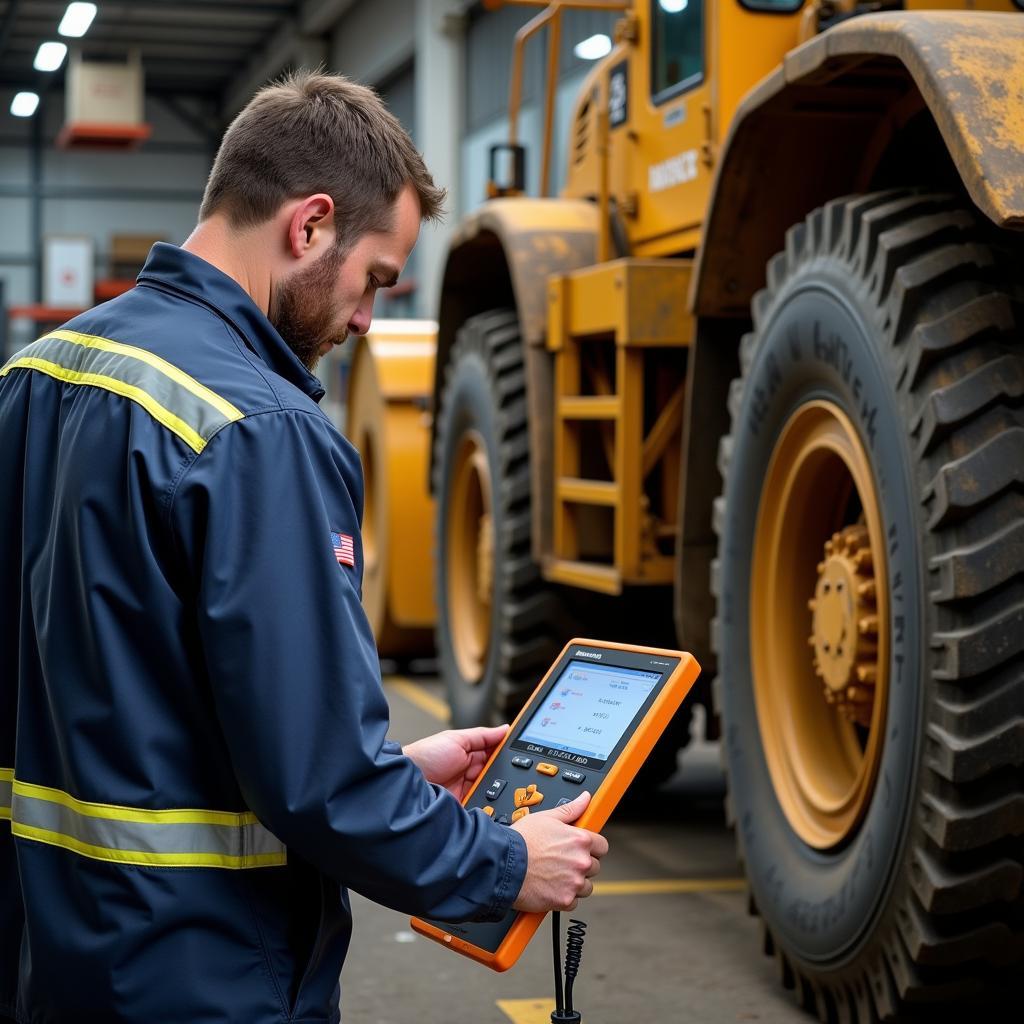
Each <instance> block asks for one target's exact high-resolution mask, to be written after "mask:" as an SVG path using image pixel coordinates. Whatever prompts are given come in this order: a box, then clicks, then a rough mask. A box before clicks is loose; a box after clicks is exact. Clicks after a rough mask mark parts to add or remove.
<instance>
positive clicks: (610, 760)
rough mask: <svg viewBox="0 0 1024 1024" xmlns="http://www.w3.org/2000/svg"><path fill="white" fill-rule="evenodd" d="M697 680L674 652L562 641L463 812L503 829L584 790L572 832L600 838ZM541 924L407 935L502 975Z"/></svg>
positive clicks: (510, 922) (425, 929) (439, 927)
mask: <svg viewBox="0 0 1024 1024" xmlns="http://www.w3.org/2000/svg"><path fill="white" fill-rule="evenodd" d="M699 672H700V666H699V665H698V664H697V662H696V660H695V659H694V658H693V656H692V655H690V654H686V653H684V652H683V651H662V650H658V649H656V648H649V647H633V646H628V645H626V644H613V643H605V642H602V641H600V640H572V641H570V642H569V643H568V644H566V646H565V648H564V650H563V651H562V653H561V654H560V655H559V657H558V660H557V661H556V662H555V663H554V664H553V665H552V666H551V668H549V669H548V671H547V673H546V674H545V676H544V678H543V679H542V680H541V682H540V685H539V686H538V687H537V689H536V690H534V692H533V695H532V696H531V697H530V699H529V700H528V701H527V702H526V705H525V707H524V708H523V710H522V711H520V713H519V715H518V716H517V718H516V720H515V721H514V722H513V723H512V728H511V729H509V731H508V733H506V735H505V739H504V741H503V742H502V744H501V746H500V747H498V749H497V750H496V751H495V752H494V754H493V755H492V757H491V759H490V761H488V762H487V765H486V766H485V767H484V769H483V771H482V772H481V773H480V776H479V778H478V779H477V780H476V784H475V785H474V787H473V789H472V790H470V792H469V794H468V795H467V796H466V798H465V800H464V801H463V803H464V804H465V806H466V807H469V808H480V809H481V810H482V811H483V813H484V814H488V815H490V816H491V817H492V818H493V819H494V820H495V821H496V822H498V824H500V825H511V824H512V823H513V822H515V821H518V820H519V818H521V817H523V816H524V815H526V814H530V813H532V812H535V811H541V810H548V809H550V808H552V807H557V806H558V805H559V804H562V803H567V802H568V801H570V800H572V799H573V798H574V797H576V796H578V795H579V794H580V793H581V792H582V791H583V790H588V791H589V792H590V794H591V800H590V804H589V805H588V807H587V809H586V811H584V813H583V815H582V816H581V817H580V818H579V819H578V820H577V821H576V822H574V824H575V825H578V826H580V827H581V828H586V829H590V830H591V831H592V832H598V831H600V830H601V828H602V827H603V826H604V824H605V822H606V821H607V820H608V817H609V815H610V814H611V812H612V811H613V810H614V809H615V806H616V804H618V802H619V800H620V799H621V798H622V795H623V794H624V793H625V792H626V789H627V788H628V787H629V784H630V783H631V782H632V781H633V778H634V776H635V775H636V773H637V771H639V769H640V766H641V765H642V764H643V763H644V760H645V759H646V757H647V755H648V754H649V753H650V752H651V750H652V748H653V747H654V744H655V742H656V741H657V739H658V737H659V736H660V735H661V734H662V732H663V731H664V729H665V727H666V726H667V725H668V723H669V721H670V720H671V718H672V716H673V715H674V714H675V713H676V710H677V709H678V708H679V705H680V704H681V703H682V700H683V698H684V697H685V696H686V694H687V693H688V692H689V689H690V687H691V686H692V685H693V682H694V680H695V679H696V678H697V675H698V673H699ZM543 917H544V915H543V914H526V913H519V912H517V911H514V910H513V911H509V912H508V914H506V915H505V917H504V918H502V920H501V921H497V922H493V923H492V922H467V923H463V924H446V923H444V922H441V921H430V920H423V919H420V918H413V920H412V927H413V929H414V930H416V931H417V932H420V933H421V934H423V935H426V936H429V937H430V938H432V939H435V940H436V941H438V942H441V943H443V944H444V945H446V946H448V947H449V948H450V949H454V950H456V951H457V952H459V953H462V954H463V955H464V956H468V957H471V958H472V959H473V960H477V961H479V962H480V963H482V964H485V965H486V966H488V967H490V968H492V969H494V970H496V971H505V970H508V968H509V967H511V966H512V965H513V964H514V963H515V962H516V960H518V959H519V955H520V954H521V953H522V951H523V950H524V949H525V948H526V945H527V943H528V942H529V941H530V938H531V937H532V936H533V933H534V932H535V931H536V930H537V927H538V926H539V924H540V922H541V920H542V919H543Z"/></svg>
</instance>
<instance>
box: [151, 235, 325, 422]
mask: <svg viewBox="0 0 1024 1024" xmlns="http://www.w3.org/2000/svg"><path fill="white" fill-rule="evenodd" d="M138 280H139V284H154V285H157V286H158V287H161V288H167V289H170V290H172V291H176V292H179V293H181V294H183V295H188V296H190V297H191V298H194V299H198V300H199V301H200V302H201V303H203V305H205V306H207V307H209V308H210V309H212V310H213V311H214V312H215V313H217V314H218V315H219V316H221V317H222V318H223V319H225V320H227V321H228V323H230V324H231V325H232V326H233V327H234V328H235V330H236V331H237V332H238V333H239V334H240V335H241V336H242V338H243V339H244V340H245V343H246V344H247V345H248V346H249V348H251V349H252V350H253V352H255V353H256V355H257V356H259V357H260V359H262V360H263V362H265V363H266V364H267V365H268V366H269V367H270V368H271V369H272V370H273V371H274V372H275V373H277V374H279V375H280V376H281V377H284V378H285V380H287V381H289V382H291V383H292V384H294V385H295V386H296V387H297V388H299V389H300V390H301V391H303V392H304V393H305V394H307V395H309V397H310V398H312V399H313V401H314V402H319V401H320V399H321V398H323V396H324V389H323V385H321V383H320V381H319V380H318V379H317V378H316V377H314V376H313V374H311V373H310V372H309V370H307V369H306V367H305V366H303V365H302V363H301V362H300V361H299V358H298V357H297V356H296V355H295V353H294V352H293V351H292V350H291V349H290V348H289V347H288V344H287V343H286V342H285V340H284V338H282V337H281V335H280V334H278V332H277V330H276V328H275V327H274V325H273V324H272V323H271V322H270V321H269V320H268V319H267V317H266V315H265V314H264V313H263V311H262V310H261V309H260V308H259V307H258V306H257V305H256V303H255V302H253V301H252V299H251V298H250V296H249V294H248V293H247V292H246V291H245V289H244V288H243V287H242V286H241V285H240V284H239V283H238V282H237V281H235V280H233V279H232V278H230V277H228V275H227V274H225V273H223V271H220V270H218V269H217V268H216V267H215V266H213V264H212V263H207V262H206V260H204V259H203V258H202V257H200V256H196V255H195V254H194V253H191V252H187V251H186V250H185V249H180V248H179V247H178V246H176V245H169V244H168V243H167V242H157V243H156V245H154V246H153V248H152V249H151V250H150V253H149V259H147V260H146V265H145V266H144V267H143V268H142V273H141V274H139V279H138Z"/></svg>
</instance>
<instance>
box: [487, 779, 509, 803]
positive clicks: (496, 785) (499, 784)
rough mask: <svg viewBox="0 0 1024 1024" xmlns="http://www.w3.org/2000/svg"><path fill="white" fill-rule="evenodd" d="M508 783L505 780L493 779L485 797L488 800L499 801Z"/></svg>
mask: <svg viewBox="0 0 1024 1024" xmlns="http://www.w3.org/2000/svg"><path fill="white" fill-rule="evenodd" d="M506 785H507V783H506V782H505V780H504V779H492V780H491V784H490V785H489V786H488V787H487V792H486V793H484V796H485V797H487V799H488V800H497V799H498V797H499V796H501V791H502V790H503V789H504V788H505V786H506Z"/></svg>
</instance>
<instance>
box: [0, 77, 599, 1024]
mask: <svg viewBox="0 0 1024 1024" xmlns="http://www.w3.org/2000/svg"><path fill="white" fill-rule="evenodd" d="M442 199H443V193H442V192H441V191H440V190H439V189H437V188H436V187H435V186H434V184H433V182H432V180H431V178H430V175H429V174H428V173H427V170H426V168H425V167H424V165H423V162H422V160H421V158H420V156H419V155H418V153H417V152H416V151H415V149H414V148H413V146H412V144H411V142H410V140H409V138H408V136H407V135H406V134H405V132H404V131H403V130H402V128H401V127H400V125H399V124H398V122H397V121H396V120H395V119H394V118H393V117H391V116H390V115H389V114H388V113H387V112H386V111H385V110H384V108H383V107H382V105H381V104H380V102H379V100H378V99H377V98H376V97H375V96H374V95H373V94H372V93H371V92H369V91H368V90H365V89H363V88H360V87H358V86H355V85H353V84H351V83H349V82H347V81H345V80H344V79H341V78H336V77H331V76H324V75H313V74H297V75H295V76H293V77H291V78H290V79H289V80H287V81H285V82H283V83H281V84H278V85H275V86H272V87H270V88H267V89H265V90H263V91H262V92H261V93H259V94H258V95H257V96H256V98H255V99H254V100H253V101H252V102H251V103H250V104H249V106H248V107H247V108H246V109H245V110H244V111H243V112H242V113H241V114H240V115H239V116H238V118H237V119H236V120H235V121H234V123H233V124H232V125H231V127H230V128H229V129H228V131H227V133H226V135H225V137H224V140H223V143H222V145H221V149H220V152H219V154H218V156H217V160H216V162H215V164H214V168H213V171H212V173H211V175H210V180H209V183H208V185H207V189H206V195H205V197H204V201H203V206H202V209H201V211H200V223H199V225H198V227H197V228H196V230H195V232H194V233H193V234H192V236H191V237H190V238H189V239H188V240H187V242H186V243H185V245H184V246H183V247H182V248H181V249H179V248H176V247H174V246H170V245H158V246H156V247H155V248H154V250H153V252H152V254H151V255H150V258H149V261H148V262H147V264H146V266H145V268H144V269H143V272H142V274H141V275H140V277H139V284H138V287H137V288H135V289H134V290H133V291H131V292H129V293H128V294H126V295H124V296H122V297H120V298H118V299H115V300H114V301H113V302H110V303H107V304H106V305H103V306H100V307H98V308H96V309H94V310H91V311H90V312H88V313H86V314H83V315H82V316H80V317H77V318H76V319H75V320H73V321H72V322H71V323H70V324H68V325H67V327H66V328H65V329H62V330H59V331H55V332H54V333H52V334H51V335H48V336H47V337H46V338H44V339H41V340H40V341H38V342H35V343H34V344H33V345H30V346H29V347H28V348H27V349H26V350H24V351H23V352H22V353H19V354H18V355H16V356H15V357H14V358H13V359H12V360H11V361H10V362H9V363H8V364H7V365H6V366H5V367H4V368H3V370H2V371H0V438H2V444H0V478H2V479H3V480H4V482H5V488H6V499H5V501H4V503H3V505H2V507H0V536H2V537H3V544H2V545H0V602H2V603H0V643H2V649H3V651H4V662H3V688H2V692H0V807H3V808H4V810H3V811H0V814H4V816H5V817H7V818H8V819H9V820H10V829H9V832H8V831H6V830H5V834H4V835H2V836H0V1014H2V1013H6V1014H8V1015H9V1016H11V1017H14V1018H16V1019H17V1020H19V1021H22V1022H31V1024H37V1022H54V1021H72V1020H73V1021H76V1022H79V1021H115V1020H116V1021H138V1022H147V1024H151V1022H157V1021H167V1022H176V1024H185V1022H188V1024H202V1022H212V1021H238V1022H244V1024H264V1022H272V1021H285V1020H289V1021H305V1022H313V1021H318V1022H319V1021H322V1022H328V1021H335V1020H337V1019H338V1010H337V1006H338V993H337V982H338V973H339V970H340V967H341V963H342V960H343V959H344V955H345V951H346V949H347V946H348V941H349V935H350V927H351V921H350V915H349V904H348V897H347V893H346V889H345V887H346V886H351V887H352V888H355V889H356V890H358V891H360V892H362V893H364V894H365V895H366V896H368V897H370V898H371V899H374V900H377V901H378V902H380V903H383V904H386V905H387V906H391V907H394V908H396V909H399V910H401V911H403V912H414V913H419V914H426V915H431V916H434V917H438V918H442V919H450V920H460V919H474V918H478V919H493V918H495V917H497V916H500V915H501V914H502V913H503V912H505V911H506V910H507V909H508V908H509V907H510V906H514V907H516V908H517V909H522V910H547V909H553V908H567V907H571V906H572V905H574V902H575V900H576V899H577V898H579V897H581V896H586V895H588V894H589V892H590V891H591V889H592V883H591V881H590V879H591V878H592V877H593V875H594V874H596V872H597V870H598V867H599V860H600V858H601V857H602V856H603V855H604V853H605V852H606V851H607V843H606V842H605V841H604V840H603V839H602V838H601V837H599V836H594V835H592V834H590V833H588V832H585V831H583V830H581V829H577V828H574V827H571V826H570V825H569V824H568V823H569V822H571V821H573V820H575V819H576V817H578V815H579V814H580V813H582V811H583V809H584V807H585V806H586V803H587V800H588V797H587V796H586V795H583V796H581V798H579V799H578V800H576V801H574V802H573V803H572V804H569V805H567V806H565V807H562V808H559V809H557V810H553V811H549V812H546V813H538V814H531V815H529V816H528V817H526V818H524V819H523V820H522V821H520V822H518V823H517V824H516V826H514V827H513V828H506V827H502V826H500V825H497V824H495V823H494V822H492V821H491V820H490V819H489V818H487V817H486V816H485V815H483V814H482V813H481V812H479V811H474V812H472V813H469V812H466V811H465V810H463V809H462V807H461V806H460V805H459V803H458V801H457V800H456V799H455V797H460V796H462V794H463V793H464V792H465V790H466V788H467V787H468V786H469V785H470V784H471V782H472V780H473V779H474V778H475V777H476V775H477V774H478V773H479V772H480V770H481V767H482V764H483V762H484V761H485V759H486V758H487V756H488V755H489V753H490V752H491V750H493V748H494V746H495V745H496V744H497V743H498V742H499V741H500V739H501V737H502V736H503V735H504V728H499V729H486V728H481V729H471V730H464V731H460V732H446V733H441V734H440V735H439V736H435V737H430V738H428V739H425V740H421V741H419V742H417V743H413V744H411V745H410V746H408V747H407V748H406V749H405V751H404V753H403V751H402V750H401V749H400V748H399V746H398V745H397V744H395V743H392V742H390V741H388V740H387V739H386V733H387V727H388V714H387V705H386V703H385V700H384V696H383V692H382V689H381V686H380V677H379V674H378V672H379V670H378V664H377V658H376V652H375V649H374V644H373V638H372V636H371V635H370V633H369V629H368V627H367V624H366V620H365V618H364V616H363V614H362V611H361V608H360V604H359V587H360V579H361V569H362V551H361V545H360V542H359V516H360V513H361V505H362V481H361V473H360V467H359V460H358V455H357V454H356V452H355V451H354V449H353V448H352V447H351V446H350V445H349V444H348V443H347V442H346V441H345V440H344V439H343V438H342V437H341V436H340V434H338V432H337V431H336V430H335V429H334V427H333V426H332V425H331V423H330V422H329V421H328V420H327V418H326V417H325V416H324V415H323V413H322V412H321V411H320V410H319V408H318V407H317V404H316V403H317V401H318V400H319V398H320V397H321V396H322V394H323V392H322V389H321V387H320V384H319V382H318V381H317V380H316V378H315V377H314V376H313V375H312V372H311V371H312V369H313V367H314V366H315V365H316V362H317V360H318V359H319V357H320V356H321V355H323V353H324V352H326V351H328V350H329V348H330V347H331V346H332V345H335V344H340V343H341V342H342V341H343V340H344V339H345V336H346V334H347V333H351V334H361V333H363V332H365V331H366V330H367V328H368V327H369V324H370V316H371V310H372V307H373V300H374V296H375V293H376V291H377V289H378V288H381V287H386V286H387V285H389V284H391V283H393V282H394V281H395V280H396V279H397V277H398V275H399V273H400V272H401V270H402V267H403V266H404V264H405V261H406V259H407V257H408V255H409V252H410V250H411V249H412V247H413V245H414V243H415V241H416V236H417V233H418V230H419V224H420V220H421V219H422V218H433V217H436V216H437V215H438V213H439V210H440V204H441V202H442Z"/></svg>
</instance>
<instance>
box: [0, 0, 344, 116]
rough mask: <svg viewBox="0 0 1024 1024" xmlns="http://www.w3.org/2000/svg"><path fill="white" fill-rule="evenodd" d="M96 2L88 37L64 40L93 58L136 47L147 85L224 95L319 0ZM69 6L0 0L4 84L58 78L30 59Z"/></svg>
mask: <svg viewBox="0 0 1024 1024" xmlns="http://www.w3.org/2000/svg"><path fill="white" fill-rule="evenodd" d="M96 3H97V5H98V7H99V11H98V13H97V15H96V19H95V21H93V23H92V25H91V26H90V28H89V31H88V32H87V33H86V35H85V37H84V38H83V39H81V40H70V39H65V40H63V41H64V42H67V43H68V44H69V45H72V44H74V45H79V46H80V47H81V49H82V52H83V55H84V56H85V57H86V58H87V59H109V60H116V59H123V58H124V57H125V56H126V55H127V54H128V52H129V51H130V50H132V49H137V50H138V51H139V52H140V53H141V55H142V63H143V68H144V70H145V75H146V91H147V92H151V93H155V94H164V95H178V96H190V95H193V96H195V95H198V96H205V97H207V98H209V99H211V100H214V101H217V102H218V103H221V102H223V100H224V97H225V96H226V95H227V94H228V92H229V91H230V90H231V89H232V87H233V85H234V84H235V83H237V82H238V80H239V79H240V78H244V77H245V74H246V69H247V68H248V67H250V65H251V64H252V62H253V61H254V59H256V58H257V57H258V55H259V54H261V53H264V52H265V51H266V50H267V49H268V48H271V47H273V45H274V43H275V40H276V39H278V38H279V37H280V36H282V35H283V34H286V33H287V32H289V31H291V29H292V27H293V26H295V25H296V24H298V23H299V16H300V14H301V15H303V19H302V20H303V22H305V21H307V20H308V13H307V12H308V9H309V8H311V7H312V6H313V5H312V4H311V3H310V2H309V0H306V2H302V0H123V2H115V0H96ZM324 6H330V4H325V5H324ZM338 6H341V5H338ZM344 6H346V7H347V6H348V5H347V4H345V5H344ZM66 7H67V0H0V86H7V87H18V88H30V89H31V88H35V89H39V88H40V87H45V84H46V83H47V82H48V81H50V80H52V82H53V84H54V85H56V84H58V83H59V81H60V80H61V79H62V77H63V70H61V71H58V72H55V73H54V74H51V75H47V74H44V73H41V72H38V71H35V70H34V69H33V67H32V60H33V58H34V56H35V52H36V49H37V48H38V46H39V44H40V43H41V42H44V41H46V40H59V39H61V37H60V36H59V35H58V34H57V25H58V23H59V22H60V19H61V17H62V16H63V14H64V10H65V9H66ZM303 27H304V28H305V27H306V26H305V25H303ZM65 64H66V62H65Z"/></svg>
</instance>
